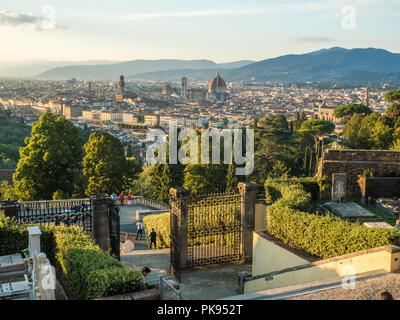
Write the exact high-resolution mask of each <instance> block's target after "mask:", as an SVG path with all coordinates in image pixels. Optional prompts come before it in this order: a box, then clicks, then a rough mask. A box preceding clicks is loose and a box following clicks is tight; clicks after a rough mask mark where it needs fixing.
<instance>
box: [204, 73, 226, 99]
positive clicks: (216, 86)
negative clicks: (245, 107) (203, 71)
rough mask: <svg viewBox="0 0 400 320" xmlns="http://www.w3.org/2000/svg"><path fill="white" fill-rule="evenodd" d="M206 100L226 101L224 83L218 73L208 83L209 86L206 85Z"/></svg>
mask: <svg viewBox="0 0 400 320" xmlns="http://www.w3.org/2000/svg"><path fill="white" fill-rule="evenodd" d="M208 99H209V100H212V101H226V100H228V90H227V88H226V83H225V80H224V79H222V78H221V76H220V75H219V72H217V75H216V76H215V77H214V79H212V80H211V81H210V84H209V85H208Z"/></svg>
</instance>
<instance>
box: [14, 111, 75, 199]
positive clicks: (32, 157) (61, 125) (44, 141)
mask: <svg viewBox="0 0 400 320" xmlns="http://www.w3.org/2000/svg"><path fill="white" fill-rule="evenodd" d="M82 143H83V142H82V139H81V137H80V134H79V130H78V129H77V128H76V127H75V126H74V125H73V124H72V123H71V122H70V121H68V120H66V119H65V118H64V117H63V116H61V117H57V116H56V115H54V114H51V113H45V114H43V115H41V117H40V119H39V121H38V122H36V123H34V125H33V127H32V133H31V137H28V138H26V147H24V148H21V149H20V160H19V162H18V166H17V170H16V173H15V174H14V184H15V189H16V191H17V193H18V194H19V198H20V199H23V200H44V199H52V196H53V193H54V192H56V191H57V190H60V191H62V192H63V193H64V194H65V195H68V196H71V195H72V194H73V192H74V186H75V182H76V180H77V178H78V176H79V173H80V171H81V165H82V155H83V149H82Z"/></svg>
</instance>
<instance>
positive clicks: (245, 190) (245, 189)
mask: <svg viewBox="0 0 400 320" xmlns="http://www.w3.org/2000/svg"><path fill="white" fill-rule="evenodd" d="M238 189H239V192H240V195H241V196H242V204H241V223H242V246H243V254H244V259H245V261H251V259H252V258H253V231H254V230H255V211H256V210H255V207H256V195H257V184H256V183H254V182H239V184H238Z"/></svg>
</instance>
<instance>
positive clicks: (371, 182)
mask: <svg viewBox="0 0 400 320" xmlns="http://www.w3.org/2000/svg"><path fill="white" fill-rule="evenodd" d="M362 196H363V197H364V198H368V197H372V198H393V197H400V178H399V177H378V178H365V177H364V178H363V189H362Z"/></svg>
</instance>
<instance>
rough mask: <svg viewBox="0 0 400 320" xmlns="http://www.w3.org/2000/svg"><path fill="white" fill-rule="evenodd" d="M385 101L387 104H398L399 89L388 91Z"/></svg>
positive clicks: (399, 100) (399, 101)
mask: <svg viewBox="0 0 400 320" xmlns="http://www.w3.org/2000/svg"><path fill="white" fill-rule="evenodd" d="M385 100H386V101H387V102H397V103H400V89H397V90H393V91H389V92H388V93H386V95H385Z"/></svg>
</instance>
